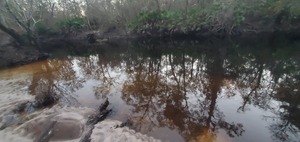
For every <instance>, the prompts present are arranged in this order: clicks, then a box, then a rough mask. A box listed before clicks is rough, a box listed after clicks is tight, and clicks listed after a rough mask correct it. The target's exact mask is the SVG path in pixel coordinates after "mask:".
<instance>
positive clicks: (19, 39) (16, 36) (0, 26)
mask: <svg viewBox="0 0 300 142" xmlns="http://www.w3.org/2000/svg"><path fill="white" fill-rule="evenodd" d="M0 30H1V31H3V32H5V33H7V34H8V35H10V36H11V37H12V38H13V39H15V40H16V41H17V42H18V43H19V44H21V45H22V44H24V43H25V42H24V40H23V38H22V37H21V36H20V35H19V34H18V33H16V32H15V31H14V30H13V29H9V28H7V27H5V26H4V25H3V24H2V23H0Z"/></svg>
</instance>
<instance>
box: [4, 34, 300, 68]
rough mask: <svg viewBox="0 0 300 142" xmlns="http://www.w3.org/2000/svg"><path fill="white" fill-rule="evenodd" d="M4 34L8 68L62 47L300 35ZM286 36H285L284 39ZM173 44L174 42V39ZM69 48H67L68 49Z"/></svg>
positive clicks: (74, 49) (295, 36)
mask: <svg viewBox="0 0 300 142" xmlns="http://www.w3.org/2000/svg"><path fill="white" fill-rule="evenodd" d="M0 36H1V38H2V41H1V44H0V47H1V48H0V58H1V61H0V68H7V67H13V66H19V65H24V64H28V63H32V62H35V61H39V60H45V59H47V58H49V57H51V54H52V52H58V51H59V50H65V52H77V51H80V50H81V48H95V47H105V46H112V47H113V46H116V45H118V46H122V45H121V44H136V43H137V44H143V43H144V44H149V45H151V44H164V43H168V42H173V41H176V42H177V41H178V42H186V41H187V42H195V43H200V42H205V41H209V42H212V41H214V40H223V39H229V40H236V41H239V40H242V41H243V40H249V41H252V42H257V41H260V40H261V39H262V38H263V39H264V40H270V41H273V40H280V38H285V39H288V40H291V41H296V40H299V39H300V34H299V32H298V30H294V31H284V32H280V31H276V32H271V31H269V32H261V33H251V32H244V33H243V34H241V35H239V36H237V35H235V36H230V35H226V34H217V33H212V32H210V33H201V34H200V33H199V34H197V32H195V33H191V34H189V33H178V34H174V35H168V34H166V35H163V34H159V33H156V34H153V35H147V34H138V33H131V34H127V33H125V32H124V31H122V30H119V29H114V30H110V31H109V32H108V31H105V32H99V31H88V32H81V33H76V34H72V35H68V36H66V37H65V36H63V35H57V34H55V35H44V36H41V37H39V47H33V46H18V45H15V44H13V42H12V40H11V39H10V38H9V37H8V36H6V35H5V34H2V35H0ZM285 39H284V40H285ZM172 44H174V43H172ZM66 50H68V51H66Z"/></svg>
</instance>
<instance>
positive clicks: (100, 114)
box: [80, 99, 112, 142]
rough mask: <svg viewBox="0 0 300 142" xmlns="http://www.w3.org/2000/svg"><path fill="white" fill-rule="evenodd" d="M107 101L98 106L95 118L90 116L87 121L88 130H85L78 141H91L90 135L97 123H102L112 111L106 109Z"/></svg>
mask: <svg viewBox="0 0 300 142" xmlns="http://www.w3.org/2000/svg"><path fill="white" fill-rule="evenodd" d="M108 106H109V101H108V99H106V101H105V102H104V103H103V104H102V105H100V107H99V111H98V113H97V114H96V115H95V116H91V117H90V118H89V120H88V121H87V125H88V130H86V132H85V134H84V136H83V137H82V139H81V140H80V142H90V141H91V134H92V132H93V129H94V128H95V125H96V124H97V123H98V122H101V121H103V120H104V119H105V118H106V117H107V116H108V115H109V113H110V112H111V111H112V109H108Z"/></svg>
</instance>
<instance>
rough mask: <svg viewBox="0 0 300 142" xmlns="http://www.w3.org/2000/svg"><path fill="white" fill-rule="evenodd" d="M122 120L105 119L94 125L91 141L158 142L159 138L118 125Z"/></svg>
mask: <svg viewBox="0 0 300 142" xmlns="http://www.w3.org/2000/svg"><path fill="white" fill-rule="evenodd" d="M121 123H122V122H120V121H116V120H109V119H107V120H105V121H102V122H99V123H97V124H96V125H95V128H94V129H93V132H92V135H91V141H92V142H159V140H157V139H154V138H152V137H149V136H146V135H144V134H141V133H138V132H135V131H134V130H131V129H129V128H127V127H122V128H121V127H117V126H120V125H121Z"/></svg>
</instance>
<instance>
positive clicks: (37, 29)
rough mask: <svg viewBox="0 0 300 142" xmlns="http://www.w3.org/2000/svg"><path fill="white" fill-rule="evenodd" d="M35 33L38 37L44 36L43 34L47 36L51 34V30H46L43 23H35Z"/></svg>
mask: <svg viewBox="0 0 300 142" xmlns="http://www.w3.org/2000/svg"><path fill="white" fill-rule="evenodd" d="M35 32H36V33H37V34H38V35H45V34H48V33H50V32H51V29H50V28H48V27H47V26H46V25H45V24H43V23H40V22H39V23H37V24H36V26H35Z"/></svg>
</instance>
